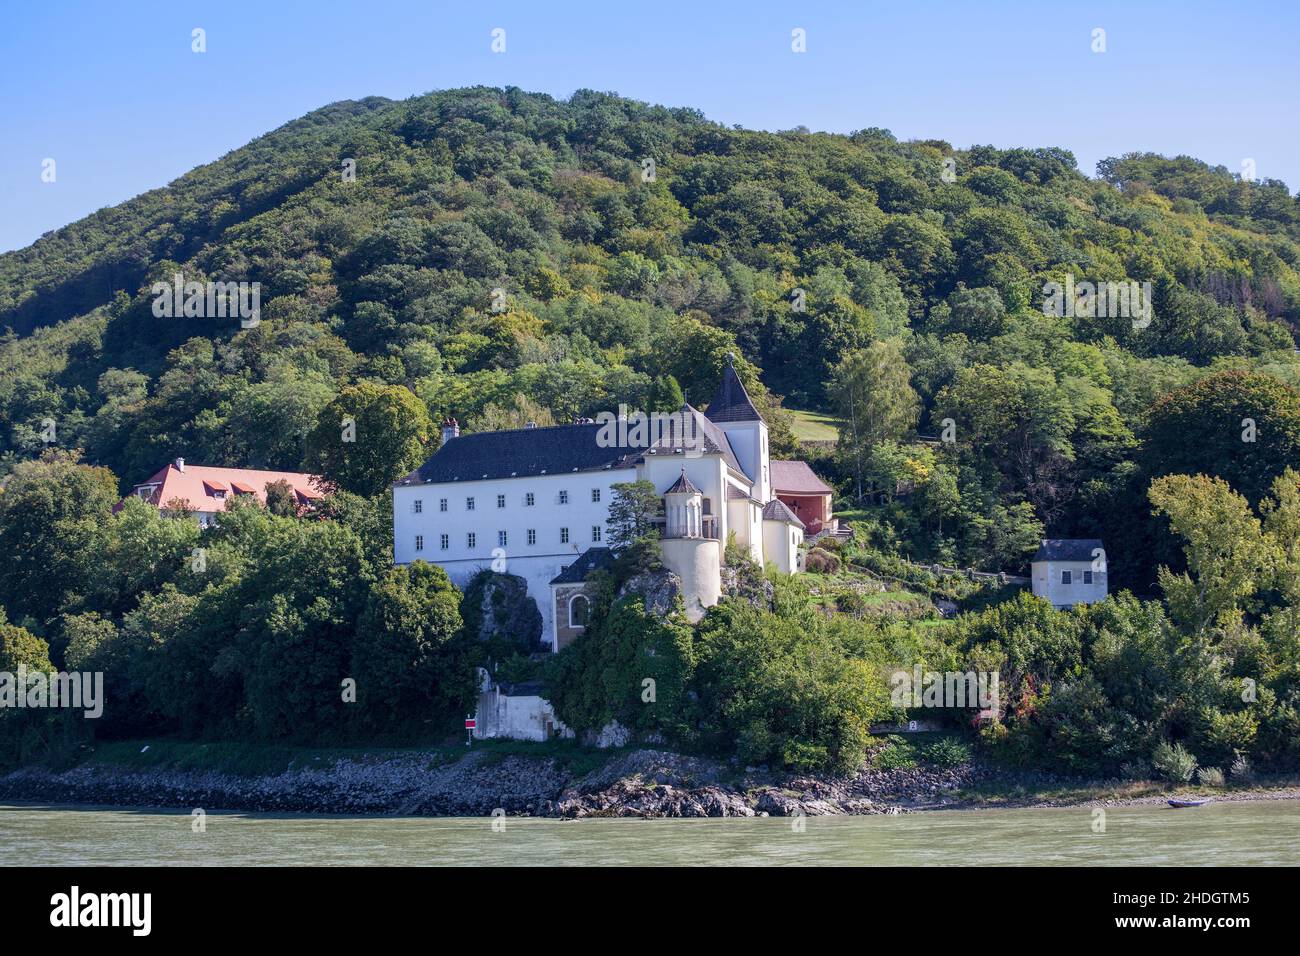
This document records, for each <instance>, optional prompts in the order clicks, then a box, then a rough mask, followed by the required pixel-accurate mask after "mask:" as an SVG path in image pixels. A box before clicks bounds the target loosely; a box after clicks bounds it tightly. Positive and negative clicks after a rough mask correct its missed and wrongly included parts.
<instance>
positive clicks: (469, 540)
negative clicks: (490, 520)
mask: <svg viewBox="0 0 1300 956" xmlns="http://www.w3.org/2000/svg"><path fill="white" fill-rule="evenodd" d="M465 547H467V548H472V547H474V532H473V531H471V532H470V533H469V534H467V535H465Z"/></svg>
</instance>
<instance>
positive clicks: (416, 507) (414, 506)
mask: <svg viewBox="0 0 1300 956" xmlns="http://www.w3.org/2000/svg"><path fill="white" fill-rule="evenodd" d="M411 510H412V511H413V512H415V513H416V514H417V515H418V514H421V513H422V512H423V511H424V502H423V501H421V500H420V499H419V498H416V499H415V501H413V502H411Z"/></svg>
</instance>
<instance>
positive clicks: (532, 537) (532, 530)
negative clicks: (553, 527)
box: [528, 528, 537, 544]
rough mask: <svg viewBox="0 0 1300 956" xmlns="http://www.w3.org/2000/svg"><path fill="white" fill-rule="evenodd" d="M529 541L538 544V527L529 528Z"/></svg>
mask: <svg viewBox="0 0 1300 956" xmlns="http://www.w3.org/2000/svg"><path fill="white" fill-rule="evenodd" d="M528 543H529V544H536V543H537V529H536V528H529V529H528Z"/></svg>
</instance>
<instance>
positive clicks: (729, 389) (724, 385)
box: [705, 362, 763, 422]
mask: <svg viewBox="0 0 1300 956" xmlns="http://www.w3.org/2000/svg"><path fill="white" fill-rule="evenodd" d="M705 414H707V415H708V416H709V421H714V422H761V421H762V420H763V416H762V415H760V414H758V409H756V408H755V407H754V403H753V402H751V401H750V400H749V393H748V392H746V391H745V386H744V385H743V384H742V383H741V381H740V376H739V375H737V374H736V369H735V368H734V367H733V366H732V365H731V363H730V362H728V363H727V367H726V368H724V369H723V370H722V381H720V382H719V383H718V390H717V392H715V393H714V395H713V401H711V402H709V408H708V411H707V412H705Z"/></svg>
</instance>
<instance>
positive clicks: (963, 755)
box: [923, 737, 970, 767]
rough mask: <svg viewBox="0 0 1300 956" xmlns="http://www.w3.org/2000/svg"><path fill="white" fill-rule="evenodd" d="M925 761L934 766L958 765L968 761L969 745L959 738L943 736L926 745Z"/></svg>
mask: <svg viewBox="0 0 1300 956" xmlns="http://www.w3.org/2000/svg"><path fill="white" fill-rule="evenodd" d="M923 756H924V757H925V762H926V763H928V764H930V765H932V766H935V767H958V766H961V765H962V764H964V763H968V762H969V761H970V747H968V746H966V745H965V744H964V743H962V742H961V741H960V740H953V739H952V738H951V737H944V738H943V739H941V740H936V741H935V742H934V743H932V744H930V746H928V747H926V748H925V750H924V752H923Z"/></svg>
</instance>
